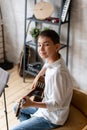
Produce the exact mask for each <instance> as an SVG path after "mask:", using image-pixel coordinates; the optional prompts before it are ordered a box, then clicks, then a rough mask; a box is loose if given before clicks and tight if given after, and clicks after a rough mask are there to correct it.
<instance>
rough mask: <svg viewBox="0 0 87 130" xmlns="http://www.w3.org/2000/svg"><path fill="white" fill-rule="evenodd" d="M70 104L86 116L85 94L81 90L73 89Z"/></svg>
mask: <svg viewBox="0 0 87 130" xmlns="http://www.w3.org/2000/svg"><path fill="white" fill-rule="evenodd" d="M72 104H73V105H74V106H75V107H76V108H78V109H79V110H80V111H81V112H82V113H83V114H84V115H85V116H86V117H87V94H86V93H84V92H83V91H82V90H78V89H74V91H73V97H72Z"/></svg>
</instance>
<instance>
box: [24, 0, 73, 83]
mask: <svg viewBox="0 0 87 130" xmlns="http://www.w3.org/2000/svg"><path fill="white" fill-rule="evenodd" d="M27 1H28V0H25V21H24V28H25V30H24V60H23V79H24V81H25V76H26V74H31V75H33V76H36V74H35V73H33V72H31V71H29V69H28V68H27V64H28V63H27V62H26V61H25V60H26V47H29V46H31V45H32V46H35V47H36V52H37V44H33V42H32V41H26V37H27V33H26V32H27V23H28V22H29V23H31V22H35V24H36V25H37V24H43V23H45V24H51V25H53V26H57V27H58V34H59V35H60V36H61V26H62V25H63V24H67V37H66V44H61V48H60V49H63V48H65V47H66V65H68V53H69V31H70V2H71V0H60V2H61V7H60V14H59V16H58V17H57V21H58V22H52V21H51V20H47V19H45V20H39V19H36V18H35V16H34V15H33V16H32V17H27V10H28V9H27ZM36 3H37V0H34V4H36ZM64 11H65V12H64ZM37 61H38V55H37V53H36V62H37ZM29 64H30V63H29Z"/></svg>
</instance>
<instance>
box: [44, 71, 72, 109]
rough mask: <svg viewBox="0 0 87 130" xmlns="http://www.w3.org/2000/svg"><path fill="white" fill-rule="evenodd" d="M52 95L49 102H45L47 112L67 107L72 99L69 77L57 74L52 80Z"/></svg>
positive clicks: (65, 74)
mask: <svg viewBox="0 0 87 130" xmlns="http://www.w3.org/2000/svg"><path fill="white" fill-rule="evenodd" d="M52 80H53V81H51V82H53V84H52V86H51V87H52V92H51V93H52V94H51V97H50V98H49V100H47V101H45V103H46V105H47V109H48V110H49V111H56V110H58V109H64V108H65V107H67V106H68V107H69V104H70V101H71V97H72V87H71V86H72V82H71V79H70V75H69V74H67V73H66V72H62V73H58V74H57V75H55V76H54V77H53V79H52Z"/></svg>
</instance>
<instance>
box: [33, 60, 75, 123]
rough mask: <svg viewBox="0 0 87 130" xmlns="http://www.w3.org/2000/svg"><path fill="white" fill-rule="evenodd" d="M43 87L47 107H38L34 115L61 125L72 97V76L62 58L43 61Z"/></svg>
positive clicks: (67, 112)
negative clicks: (44, 68)
mask: <svg viewBox="0 0 87 130" xmlns="http://www.w3.org/2000/svg"><path fill="white" fill-rule="evenodd" d="M44 67H46V68H47V70H46V73H45V89H44V98H43V102H45V103H46V105H47V108H39V109H38V110H37V112H36V113H35V114H34V116H38V117H44V118H45V119H47V120H50V121H51V122H52V123H54V124H57V125H63V124H64V123H65V121H66V119H67V117H68V114H69V105H70V101H71V98H72V92H73V91H72V88H73V84H72V77H71V75H70V73H69V71H68V69H67V67H66V65H65V63H64V61H63V59H62V58H60V59H59V60H57V61H55V62H54V63H52V64H48V63H45V65H44Z"/></svg>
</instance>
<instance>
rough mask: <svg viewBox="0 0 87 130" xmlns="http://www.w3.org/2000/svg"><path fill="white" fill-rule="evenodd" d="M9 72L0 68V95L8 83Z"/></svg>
mask: <svg viewBox="0 0 87 130" xmlns="http://www.w3.org/2000/svg"><path fill="white" fill-rule="evenodd" d="M9 76H10V73H9V72H7V71H5V70H4V69H2V68H0V96H1V95H2V92H3V90H4V88H5V87H6V85H7V83H8V79H9Z"/></svg>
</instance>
